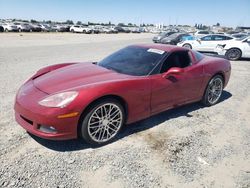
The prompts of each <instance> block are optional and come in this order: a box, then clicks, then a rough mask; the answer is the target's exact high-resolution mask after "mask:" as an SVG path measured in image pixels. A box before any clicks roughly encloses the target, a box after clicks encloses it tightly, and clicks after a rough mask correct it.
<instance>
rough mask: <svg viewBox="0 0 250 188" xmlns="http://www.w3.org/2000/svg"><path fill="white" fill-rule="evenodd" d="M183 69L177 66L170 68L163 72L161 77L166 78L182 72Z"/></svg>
mask: <svg viewBox="0 0 250 188" xmlns="http://www.w3.org/2000/svg"><path fill="white" fill-rule="evenodd" d="M183 72H184V70H183V69H182V68H179V67H173V68H170V69H169V70H168V71H167V72H165V73H163V75H162V77H163V78H166V79H168V78H169V77H171V76H174V75H179V74H182V73H183Z"/></svg>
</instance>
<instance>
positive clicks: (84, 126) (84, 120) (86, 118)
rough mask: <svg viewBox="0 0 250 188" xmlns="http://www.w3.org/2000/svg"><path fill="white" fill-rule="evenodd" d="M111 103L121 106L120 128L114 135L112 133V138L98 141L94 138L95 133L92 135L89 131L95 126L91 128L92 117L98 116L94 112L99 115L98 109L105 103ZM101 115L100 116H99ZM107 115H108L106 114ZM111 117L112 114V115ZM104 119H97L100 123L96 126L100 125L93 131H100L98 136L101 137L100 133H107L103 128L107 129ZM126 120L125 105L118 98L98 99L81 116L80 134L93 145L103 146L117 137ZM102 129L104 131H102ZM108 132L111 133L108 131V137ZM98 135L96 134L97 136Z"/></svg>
mask: <svg viewBox="0 0 250 188" xmlns="http://www.w3.org/2000/svg"><path fill="white" fill-rule="evenodd" d="M109 104H114V105H115V106H116V107H117V108H119V109H120V111H119V115H120V114H121V117H122V118H121V122H120V125H119V128H118V129H117V130H116V132H115V133H114V135H112V137H111V138H110V139H108V140H105V141H97V140H95V139H94V138H93V135H92V136H91V135H90V133H89V131H90V130H91V129H93V128H90V126H91V120H93V119H91V118H93V117H96V116H93V115H94V114H96V115H97V113H96V112H97V111H98V109H100V107H102V106H103V105H109ZM98 117H99V116H98ZM105 117H106V116H105ZM110 117H111V116H110ZM104 119H106V118H104ZM104 119H102V120H100V119H99V120H97V121H99V124H98V125H94V127H95V126H98V127H97V128H96V129H94V130H93V131H94V132H97V133H99V134H97V135H98V137H100V135H101V134H102V133H103V132H104V133H103V134H102V136H103V135H105V130H103V129H106V128H104V126H105V125H104V121H105V120H104ZM101 121H102V122H101ZM124 122H125V111H124V107H123V106H122V105H121V103H120V102H119V101H118V100H116V99H112V98H107V99H103V100H101V101H98V102H96V103H94V104H93V105H91V106H90V108H89V110H88V111H87V112H86V113H85V114H83V115H82V117H81V119H80V121H79V128H80V129H79V133H80V136H81V137H82V138H83V139H84V140H85V141H86V142H88V143H89V144H91V145H95V146H102V145H105V144H108V143H110V142H111V141H112V140H113V139H114V138H115V136H116V135H117V134H118V133H119V131H120V130H121V127H122V126H123V124H124ZM100 125H101V126H102V128H100ZM106 126H109V127H110V125H106ZM111 126H113V125H111ZM97 129H98V130H99V129H100V131H98V130H97ZM108 129H109V128H107V130H108ZM101 131H102V132H101ZM108 133H110V132H108V131H107V134H106V136H107V137H108ZM97 135H96V136H97Z"/></svg>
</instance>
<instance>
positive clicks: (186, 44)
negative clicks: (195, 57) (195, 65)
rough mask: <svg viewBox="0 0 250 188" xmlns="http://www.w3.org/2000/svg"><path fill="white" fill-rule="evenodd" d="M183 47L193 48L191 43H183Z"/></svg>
mask: <svg viewBox="0 0 250 188" xmlns="http://www.w3.org/2000/svg"><path fill="white" fill-rule="evenodd" d="M182 47H184V48H188V49H192V46H191V45H190V44H188V43H185V44H183V46H182Z"/></svg>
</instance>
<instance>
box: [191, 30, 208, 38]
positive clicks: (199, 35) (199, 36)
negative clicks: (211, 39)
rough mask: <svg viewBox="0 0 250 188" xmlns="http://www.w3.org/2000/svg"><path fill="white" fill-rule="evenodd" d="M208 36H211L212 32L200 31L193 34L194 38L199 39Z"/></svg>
mask: <svg viewBox="0 0 250 188" xmlns="http://www.w3.org/2000/svg"><path fill="white" fill-rule="evenodd" d="M209 34H212V32H210V31H205V30H200V31H196V32H195V33H194V36H195V37H196V38H201V37H204V36H206V35H209Z"/></svg>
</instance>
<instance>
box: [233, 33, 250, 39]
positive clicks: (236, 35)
mask: <svg viewBox="0 0 250 188" xmlns="http://www.w3.org/2000/svg"><path fill="white" fill-rule="evenodd" d="M231 36H232V37H233V38H237V39H240V38H245V37H247V36H249V34H247V33H236V34H232V35H231Z"/></svg>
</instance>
